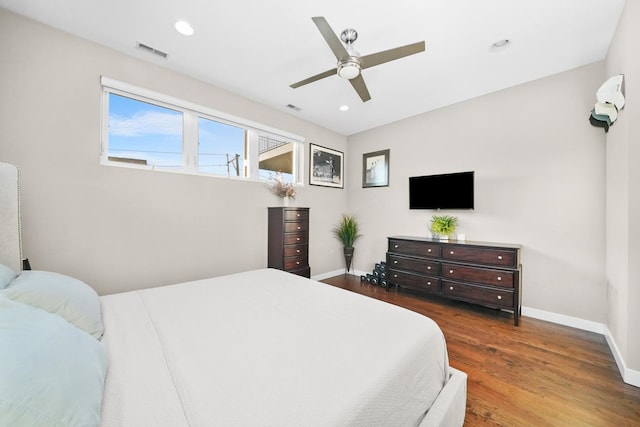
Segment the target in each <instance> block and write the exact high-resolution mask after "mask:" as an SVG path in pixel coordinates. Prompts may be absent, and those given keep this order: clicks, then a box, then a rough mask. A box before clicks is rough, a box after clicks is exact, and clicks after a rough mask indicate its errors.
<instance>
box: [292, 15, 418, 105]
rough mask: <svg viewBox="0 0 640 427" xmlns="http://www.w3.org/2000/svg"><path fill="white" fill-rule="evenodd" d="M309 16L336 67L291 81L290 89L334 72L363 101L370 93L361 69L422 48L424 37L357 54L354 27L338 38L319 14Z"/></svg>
mask: <svg viewBox="0 0 640 427" xmlns="http://www.w3.org/2000/svg"><path fill="white" fill-rule="evenodd" d="M311 19H312V20H313V22H314V23H315V24H316V27H318V30H320V34H322V37H324V39H325V41H326V42H327V44H328V45H329V47H330V48H331V51H332V52H333V54H334V55H335V56H336V59H337V60H338V65H337V66H336V68H332V69H330V70H327V71H325V72H323V73H320V74H316V75H315V76H312V77H309V78H308V79H304V80H302V81H299V82H297V83H294V84H292V85H291V86H290V87H292V88H293V89H295V88H298V87H300V86H304V85H306V84H309V83H313V82H315V81H317V80H321V79H324V78H325V77H329V76H333V75H334V74H337V75H338V76H340V77H342V78H343V79H347V80H349V83H351V86H353V88H354V89H355V90H356V92H357V93H358V95H359V96H360V98H361V99H362V102H367V101H368V100H370V99H371V95H369V90H368V89H367V85H366V84H365V83H364V79H363V78H362V74H361V72H362V70H364V69H366V68H370V67H373V66H376V65H380V64H384V63H385V62H390V61H394V60H396V59H400V58H404V57H405V56H409V55H414V54H416V53H420V52H424V41H421V42H418V43H412V44H408V45H406V46H401V47H396V48H394V49H389V50H384V51H381V52H377V53H372V54H370V55H364V56H360V54H359V53H358V52H357V51H356V50H354V49H353V46H352V44H353V42H355V41H356V39H357V38H358V33H357V32H356V30H354V29H351V28H348V29H346V30H344V31H343V32H342V33H341V34H340V39H338V36H337V35H336V33H335V32H334V31H333V30H332V29H331V27H330V26H329V23H328V22H327V20H326V19H324V18H323V17H322V16H318V17H315V18H311ZM340 40H342V42H343V43H344V44H343V43H341V42H340Z"/></svg>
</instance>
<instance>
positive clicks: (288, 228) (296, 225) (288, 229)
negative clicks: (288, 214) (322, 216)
mask: <svg viewBox="0 0 640 427" xmlns="http://www.w3.org/2000/svg"><path fill="white" fill-rule="evenodd" d="M298 231H309V223H308V222H297V221H295V222H285V223H284V232H285V233H295V232H298Z"/></svg>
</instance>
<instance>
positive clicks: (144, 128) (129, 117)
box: [109, 93, 182, 169]
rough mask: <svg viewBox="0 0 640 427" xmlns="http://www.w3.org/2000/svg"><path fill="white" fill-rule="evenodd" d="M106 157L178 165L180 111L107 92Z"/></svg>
mask: <svg viewBox="0 0 640 427" xmlns="http://www.w3.org/2000/svg"><path fill="white" fill-rule="evenodd" d="M109 156H113V157H124V158H127V159H139V160H146V161H147V164H148V165H150V166H155V167H159V168H170V169H179V168H182V113H181V112H179V111H175V110H171V109H169V108H164V107H160V106H157V105H153V104H149V103H146V102H142V101H138V100H135V99H131V98H126V97H124V96H119V95H116V94H113V93H110V94H109Z"/></svg>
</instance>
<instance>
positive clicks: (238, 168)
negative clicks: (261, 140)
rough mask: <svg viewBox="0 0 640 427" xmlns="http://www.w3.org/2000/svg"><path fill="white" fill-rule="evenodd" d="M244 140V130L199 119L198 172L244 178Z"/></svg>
mask: <svg viewBox="0 0 640 427" xmlns="http://www.w3.org/2000/svg"><path fill="white" fill-rule="evenodd" d="M244 138H245V130H244V129H243V128H239V127H236V126H231V125H228V124H225V123H220V122H216V121H214V120H209V119H205V118H202V117H200V118H198V172H203V173H213V174H216V175H225V176H243V175H244V172H243V168H244ZM236 159H237V160H236Z"/></svg>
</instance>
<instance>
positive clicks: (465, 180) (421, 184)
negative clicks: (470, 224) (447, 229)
mask: <svg viewBox="0 0 640 427" xmlns="http://www.w3.org/2000/svg"><path fill="white" fill-rule="evenodd" d="M473 178H474V172H473V171H471V172H457V173H447V174H441V175H425V176H412V177H410V178H409V209H473V202H474V197H473V187H474V179H473Z"/></svg>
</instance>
